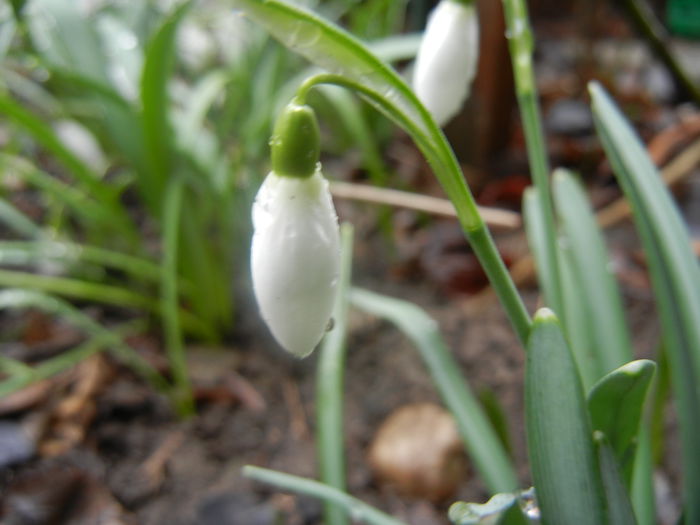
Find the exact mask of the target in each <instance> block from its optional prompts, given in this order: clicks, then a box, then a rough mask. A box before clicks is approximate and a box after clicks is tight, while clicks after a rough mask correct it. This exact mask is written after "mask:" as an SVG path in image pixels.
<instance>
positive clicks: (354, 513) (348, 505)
mask: <svg viewBox="0 0 700 525" xmlns="http://www.w3.org/2000/svg"><path fill="white" fill-rule="evenodd" d="M243 475H244V476H247V477H249V478H251V479H254V480H256V481H261V482H263V483H269V484H270V485H274V486H276V487H279V488H281V489H283V490H288V491H291V492H297V493H299V494H305V495H307V496H313V497H315V498H320V499H322V500H324V501H329V502H333V503H335V504H337V505H340V506H342V507H344V508H345V509H346V511H347V513H348V514H349V515H350V516H351V517H352V519H353V520H354V521H356V522H358V523H368V524H369V525H406V524H405V523H404V522H403V521H400V520H397V519H395V518H392V517H391V516H389V515H387V514H385V513H383V512H382V511H380V510H378V509H375V508H374V507H372V506H370V505H367V504H366V503H364V502H362V501H360V500H358V499H357V498H353V497H352V496H350V495H349V494H346V493H345V492H343V491H341V490H338V489H336V488H334V487H330V486H328V485H326V484H324V483H319V482H318V481H314V480H312V479H306V478H300V477H298V476H292V475H291V474H285V473H283V472H277V471H275V470H269V469H264V468H260V467H254V466H252V465H246V466H245V467H243Z"/></svg>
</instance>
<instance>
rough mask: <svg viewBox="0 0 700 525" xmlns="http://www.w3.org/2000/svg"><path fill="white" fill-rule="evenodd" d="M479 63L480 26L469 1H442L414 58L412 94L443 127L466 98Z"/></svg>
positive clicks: (472, 4) (426, 29)
mask: <svg viewBox="0 0 700 525" xmlns="http://www.w3.org/2000/svg"><path fill="white" fill-rule="evenodd" d="M478 59H479V22H478V17H477V13H476V7H475V6H474V2H473V1H472V0H441V2H440V3H439V4H438V5H437V7H436V8H435V9H434V10H433V12H432V13H431V14H430V17H429V19H428V24H427V26H426V28H425V32H424V33H423V40H422V42H421V45H420V49H419V50H418V55H417V57H416V65H415V69H414V73H413V90H414V91H415V93H416V95H417V96H418V98H419V99H420V101H421V102H422V103H423V104H424V105H425V106H426V107H427V108H428V110H429V111H430V113H432V115H433V118H434V119H435V121H436V122H437V123H438V125H440V126H442V125H444V124H446V123H447V122H448V121H449V120H450V119H451V118H452V117H454V116H455V115H456V114H457V112H458V111H459V110H460V108H461V107H462V104H463V103H464V100H465V99H466V98H467V96H468V95H469V91H470V89H471V83H472V80H473V79H474V74H475V73H476V65H477V62H478Z"/></svg>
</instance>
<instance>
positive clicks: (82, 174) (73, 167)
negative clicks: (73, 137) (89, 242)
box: [0, 94, 116, 205]
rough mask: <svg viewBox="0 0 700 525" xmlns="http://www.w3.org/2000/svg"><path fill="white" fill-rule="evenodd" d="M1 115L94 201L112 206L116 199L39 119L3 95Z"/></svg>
mask: <svg viewBox="0 0 700 525" xmlns="http://www.w3.org/2000/svg"><path fill="white" fill-rule="evenodd" d="M0 113H3V114H4V115H5V116H6V117H8V118H9V119H10V120H11V121H12V122H14V123H15V124H17V125H19V126H20V127H22V128H24V130H25V131H27V132H28V133H29V134H30V135H31V136H32V137H33V138H34V140H36V141H37V143H39V144H40V145H41V146H43V147H44V148H45V149H46V150H47V151H49V152H50V153H51V154H53V155H54V156H55V157H56V158H57V159H58V160H59V161H60V162H61V163H62V164H63V166H64V167H65V168H66V169H67V171H68V173H70V175H71V176H72V177H74V178H75V179H76V180H77V181H78V182H79V183H80V184H82V185H83V186H84V187H85V188H86V189H87V190H88V191H89V192H90V193H91V194H92V195H93V196H94V197H95V198H97V199H98V200H100V201H101V202H103V203H104V204H111V205H113V203H114V200H115V197H116V195H115V193H114V191H113V190H112V189H111V188H109V187H108V186H107V185H105V184H104V183H103V182H102V181H100V179H99V178H98V177H97V176H96V175H95V173H93V172H92V170H90V168H88V167H87V165H85V164H84V163H83V161H82V160H80V159H79V158H78V157H77V156H76V155H75V154H74V153H73V152H72V151H70V149H68V148H67V147H66V146H65V145H64V144H63V142H61V140H59V138H58V137H57V136H56V134H55V133H54V131H53V130H52V129H51V128H50V127H49V126H48V125H46V124H45V123H44V122H43V121H42V120H41V119H39V118H38V117H36V116H34V115H33V114H31V113H30V112H29V111H27V110H26V109H24V108H23V107H22V106H21V105H20V104H19V103H17V102H15V101H14V100H13V99H11V98H9V97H8V96H6V95H3V94H0Z"/></svg>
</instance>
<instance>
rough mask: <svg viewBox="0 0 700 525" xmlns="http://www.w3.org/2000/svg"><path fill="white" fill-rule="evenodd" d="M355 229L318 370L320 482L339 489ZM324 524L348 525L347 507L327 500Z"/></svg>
mask: <svg viewBox="0 0 700 525" xmlns="http://www.w3.org/2000/svg"><path fill="white" fill-rule="evenodd" d="M352 236H353V228H352V225H351V224H350V223H344V224H343V225H342V226H341V227H340V239H341V246H342V259H341V263H340V276H339V278H338V279H339V280H338V292H337V293H338V295H337V296H336V300H335V305H334V306H333V319H334V326H333V329H332V330H331V331H330V332H329V333H328V334H327V335H326V337H325V338H324V340H323V345H322V347H321V355H320V357H319V362H318V369H317V371H316V420H317V431H316V432H317V447H318V465H319V475H320V478H321V481H323V482H324V483H325V484H326V485H329V486H331V487H335V488H337V489H338V490H345V484H346V480H345V444H344V437H345V434H344V432H343V414H344V410H343V389H344V384H345V383H344V372H345V339H346V337H347V317H348V305H349V297H348V296H349V290H350V281H351V273H352V241H353V237H352ZM324 516H325V520H324V523H326V524H327V525H347V524H348V523H349V522H350V521H349V519H348V516H347V513H346V512H345V509H343V508H342V507H341V506H339V505H337V504H334V503H331V502H326V505H325V508H324Z"/></svg>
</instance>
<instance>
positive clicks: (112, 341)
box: [0, 283, 168, 395]
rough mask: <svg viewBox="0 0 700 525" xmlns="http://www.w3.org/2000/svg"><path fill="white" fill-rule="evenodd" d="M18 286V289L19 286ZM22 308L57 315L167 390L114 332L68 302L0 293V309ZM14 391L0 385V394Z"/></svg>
mask: <svg viewBox="0 0 700 525" xmlns="http://www.w3.org/2000/svg"><path fill="white" fill-rule="evenodd" d="M19 286H21V283H20V284H19ZM26 308H36V309H39V310H41V311H43V312H46V313H48V314H51V315H56V316H59V317H61V318H62V319H64V320H65V321H67V322H68V323H70V324H72V325H73V326H75V327H76V328H78V329H79V330H83V331H84V332H85V333H86V334H88V335H91V336H94V337H99V338H100V340H101V341H102V342H103V343H104V344H105V345H107V346H108V348H110V349H112V351H113V352H114V354H115V355H116V356H117V357H119V358H120V359H121V360H122V361H124V362H125V363H126V364H127V365H129V366H130V367H132V368H133V369H134V370H135V371H136V372H137V373H139V374H140V375H141V376H143V377H144V378H145V379H146V380H148V381H149V383H151V384H152V385H153V386H154V387H156V388H157V389H159V390H161V391H165V390H167V388H168V383H167V381H166V380H165V379H164V378H163V376H162V375H160V374H159V373H158V371H156V370H155V369H154V368H153V367H152V366H151V365H150V364H149V363H148V361H146V360H145V359H144V358H142V357H141V355H140V354H139V353H138V352H137V351H136V350H134V349H133V348H132V347H131V346H129V345H128V344H126V343H125V342H124V341H123V339H122V338H121V336H120V335H119V334H118V333H117V332H115V331H112V330H109V329H107V328H105V327H103V326H102V325H100V324H99V323H98V322H96V321H95V320H94V319H92V318H91V317H89V316H87V315H85V314H84V313H83V312H81V311H80V310H78V309H77V308H75V307H74V306H72V305H71V304H70V303H67V302H65V301H62V300H61V299H58V298H56V297H53V296H50V295H47V294H43V293H41V292H35V291H33V290H22V289H13V288H7V289H4V290H1V291H0V310H5V309H26ZM86 352H87V350H86ZM16 388H17V385H12V384H5V383H3V386H2V387H0V395H1V394H2V393H7V392H9V391H12V390H14V389H16ZM6 389H8V390H6Z"/></svg>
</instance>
